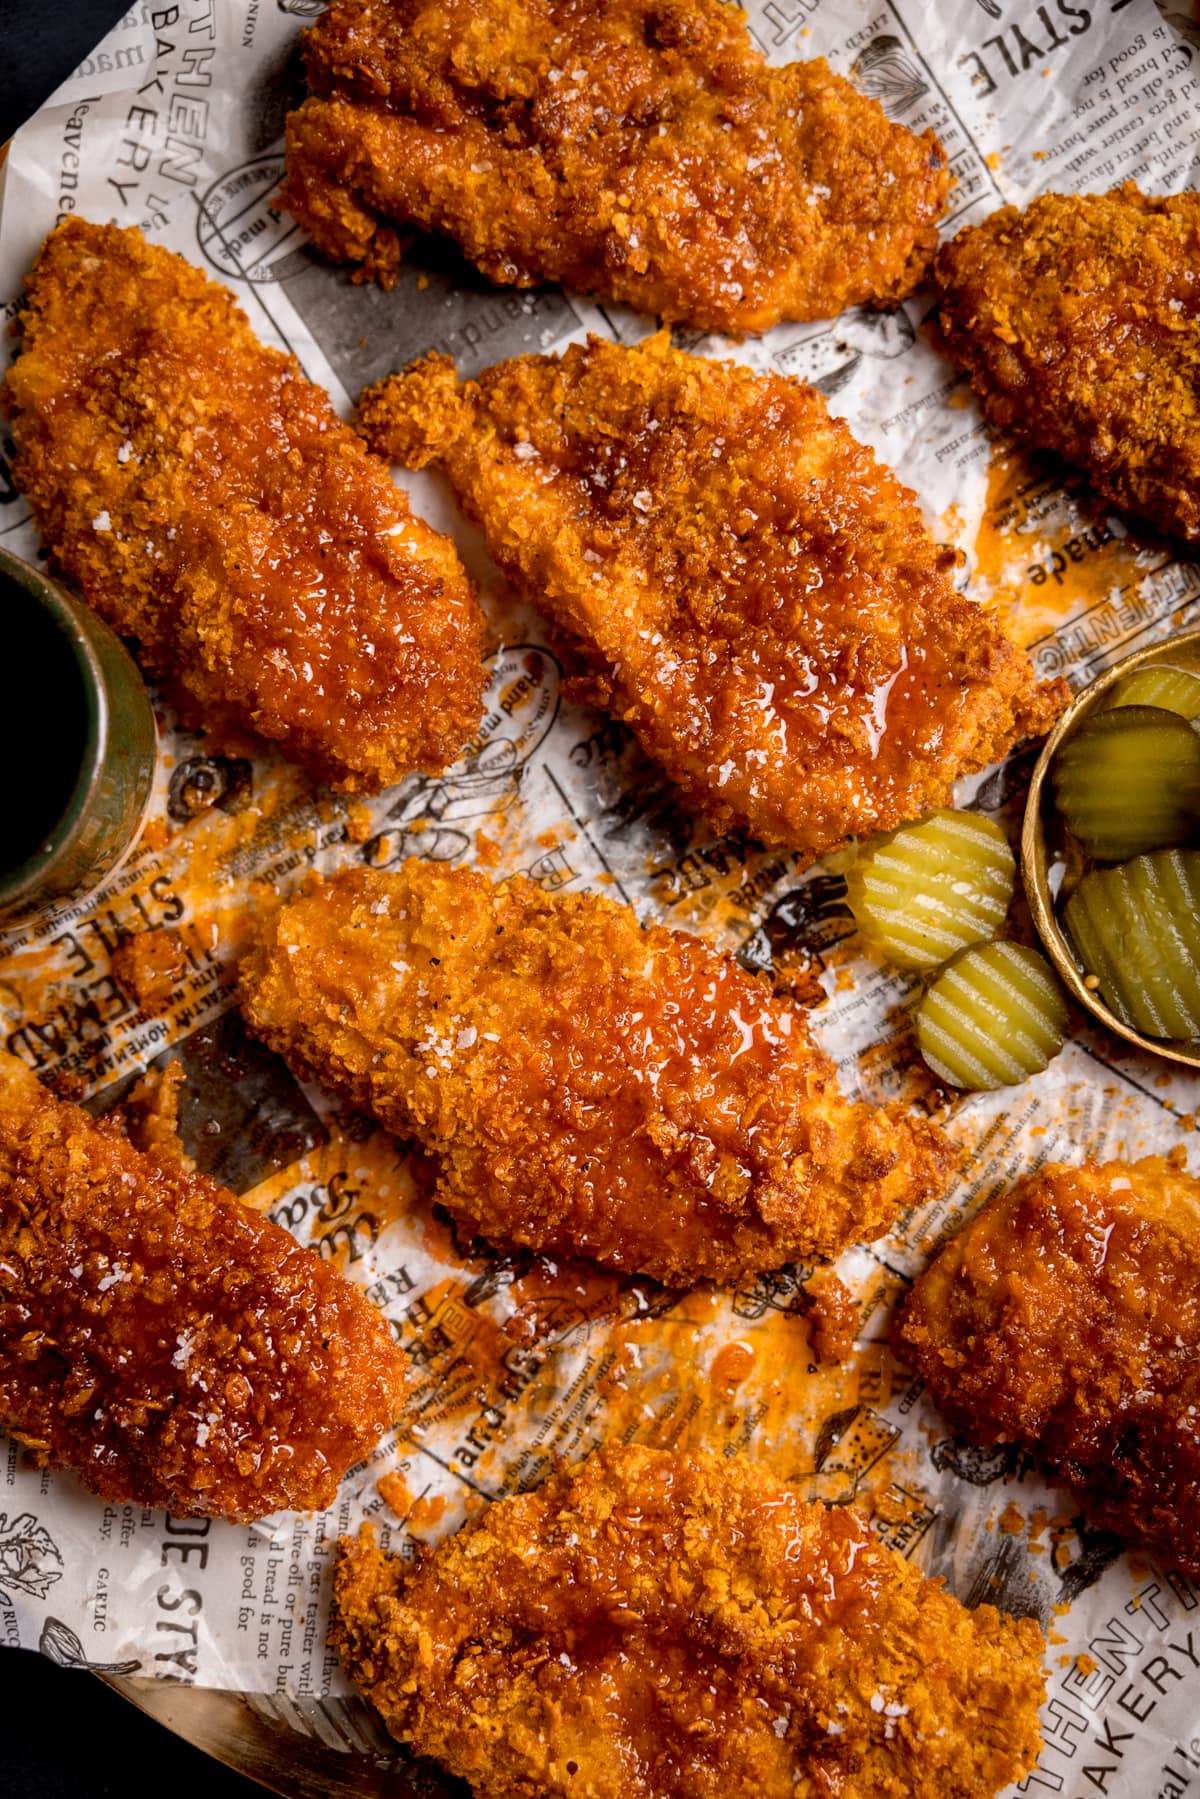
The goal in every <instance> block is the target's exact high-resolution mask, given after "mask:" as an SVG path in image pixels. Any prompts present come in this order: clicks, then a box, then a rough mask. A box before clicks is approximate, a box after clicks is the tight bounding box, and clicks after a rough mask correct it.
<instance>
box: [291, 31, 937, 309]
mask: <svg viewBox="0 0 1200 1799" xmlns="http://www.w3.org/2000/svg"><path fill="white" fill-rule="evenodd" d="M306 52H307V62H308V75H309V82H310V84H311V86H312V87H313V89H314V90H315V93H314V97H313V98H311V99H309V100H307V101H306V102H305V104H304V105H303V106H302V107H301V108H300V110H299V111H298V112H294V113H292V114H290V116H289V118H288V121H287V176H286V180H285V183H284V188H283V193H282V195H281V202H282V204H283V205H284V206H286V207H287V208H288V209H289V210H290V211H291V212H292V214H293V215H294V216H295V217H296V218H297V219H298V220H299V221H300V223H301V224H302V225H303V226H304V227H305V229H306V230H307V231H308V232H310V234H311V235H312V237H313V238H314V240H315V241H316V243H317V244H318V245H319V246H320V247H321V249H323V250H325V251H327V252H328V253H329V254H330V255H331V256H335V257H338V258H339V259H341V260H343V261H349V262H357V263H361V264H362V266H363V268H364V270H365V271H366V272H367V273H369V274H373V275H378V276H379V277H380V278H381V279H382V280H383V281H384V282H386V283H390V282H391V281H392V280H394V278H395V274H396V270H397V268H398V267H399V264H400V262H401V259H402V257H403V254H404V250H405V248H406V244H407V236H406V233H409V232H410V231H411V230H412V228H413V227H419V228H421V229H423V230H427V231H437V232H443V233H445V234H446V235H448V236H450V237H452V238H454V239H456V240H457V242H458V243H459V244H460V245H461V246H462V249H463V250H464V251H465V253H466V255H467V256H468V257H469V258H470V260H471V261H472V262H474V263H475V264H476V266H477V267H478V268H480V269H481V270H482V271H483V273H484V274H485V275H487V276H488V278H489V279H490V280H492V281H497V282H502V283H504V284H506V285H509V284H511V285H515V286H518V287H529V286H532V285H535V284H536V283H538V282H541V281H545V280H552V281H562V282H565V283H566V284H567V285H568V286H571V287H575V288H580V289H583V290H585V291H587V292H593V293H598V294H602V295H605V296H607V297H608V298H609V299H613V300H624V301H627V302H628V303H629V304H630V305H632V306H638V307H641V308H642V309H643V310H645V311H649V312H654V313H658V314H659V315H660V316H661V317H662V318H664V319H683V320H686V321H687V322H688V323H689V324H692V325H698V326H702V327H704V328H705V329H709V330H715V331H728V332H732V333H734V334H741V333H742V332H745V331H765V330H766V329H767V327H768V326H770V325H774V324H777V323H778V322H779V320H781V319H814V318H832V317H834V316H835V315H836V314H837V313H839V312H842V311H843V310H844V309H845V308H846V307H847V306H854V305H857V304H859V303H861V302H865V301H869V302H873V303H875V304H886V303H894V302H896V301H898V300H901V299H903V297H904V296H905V294H908V293H910V292H911V291H912V289H913V288H914V287H915V286H916V285H917V283H918V282H919V281H920V279H921V276H922V274H923V273H924V270H925V268H926V266H927V264H928V262H929V258H930V257H931V256H932V254H933V251H934V249H935V247H936V243H937V221H938V219H939V218H940V217H941V214H942V213H943V211H944V210H945V205H946V194H947V192H948V190H949V186H950V176H949V172H948V170H947V167H946V158H945V155H944V153H943V151H942V148H941V145H940V144H939V143H938V141H937V139H936V138H935V137H934V135H933V133H932V132H931V131H926V132H925V133H924V135H923V136H921V137H917V136H915V135H914V134H913V133H912V132H911V131H907V130H905V128H904V126H902V125H896V124H893V123H892V122H891V121H890V120H888V119H887V118H886V116H885V115H884V112H883V109H882V108H881V107H880V105H879V104H878V102H877V101H875V100H870V99H867V98H866V97H865V96H864V95H862V94H859V93H857V92H856V91H855V89H854V88H853V87H851V85H850V83H849V82H848V81H844V80H843V79H842V78H841V77H840V76H838V75H834V74H831V73H830V71H829V69H828V68H827V67H826V65H825V63H824V62H823V61H821V60H819V59H818V60H817V61H815V62H807V63H791V64H789V66H788V67H786V68H768V66H767V65H766V63H765V62H764V60H763V57H762V56H761V55H760V53H759V51H758V50H757V49H756V48H755V47H754V45H753V43H752V42H751V39H750V35H749V32H748V31H747V29H746V16H745V14H744V13H742V12H741V11H739V10H738V8H736V7H734V6H727V5H723V4H721V3H720V0H605V4H604V5H603V6H597V5H595V4H593V3H592V0H435V3H434V4H429V3H428V0H334V4H333V5H332V6H331V7H330V8H329V10H328V11H327V12H326V13H325V14H324V15H323V17H322V18H321V19H319V20H318V22H317V23H316V25H314V26H313V27H312V29H311V30H310V31H309V32H308V34H307V39H306Z"/></svg>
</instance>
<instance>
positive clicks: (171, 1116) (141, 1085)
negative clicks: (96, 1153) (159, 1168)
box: [121, 1062, 196, 1168]
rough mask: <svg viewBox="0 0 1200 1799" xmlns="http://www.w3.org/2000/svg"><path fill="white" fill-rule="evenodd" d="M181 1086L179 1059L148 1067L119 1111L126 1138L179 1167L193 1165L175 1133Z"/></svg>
mask: <svg viewBox="0 0 1200 1799" xmlns="http://www.w3.org/2000/svg"><path fill="white" fill-rule="evenodd" d="M183 1086H184V1073H183V1063H182V1062H168V1063H167V1065H166V1067H165V1068H162V1069H159V1068H148V1069H147V1070H146V1072H145V1074H144V1075H143V1076H142V1078H141V1079H140V1080H139V1081H138V1083H137V1085H136V1086H135V1087H134V1088H133V1089H132V1091H131V1092H130V1094H129V1095H128V1097H127V1098H126V1099H124V1100H122V1102H121V1112H122V1115H123V1117H124V1120H125V1129H126V1131H127V1132H128V1134H129V1141H130V1142H131V1143H132V1144H133V1146H134V1148H135V1149H140V1150H141V1151H142V1154H143V1155H147V1156H151V1155H156V1156H165V1157H166V1158H167V1160H168V1161H173V1162H177V1163H178V1164H179V1166H180V1167H181V1168H194V1167H195V1165H196V1164H195V1163H194V1162H193V1160H192V1158H191V1157H190V1156H189V1155H188V1154H187V1152H186V1150H185V1149H184V1147H183V1144H182V1142H181V1141H180V1136H179V1100H180V1096H181V1093H182V1090H183Z"/></svg>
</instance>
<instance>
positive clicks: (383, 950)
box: [242, 861, 952, 1282]
mask: <svg viewBox="0 0 1200 1799" xmlns="http://www.w3.org/2000/svg"><path fill="white" fill-rule="evenodd" d="M242 1007H243V1010H244V1012H245V1015H246V1021H247V1023H248V1025H249V1027H250V1029H251V1030H252V1031H254V1032H255V1033H256V1034H257V1035H258V1036H260V1037H262V1038H264V1039H265V1040H266V1042H267V1043H269V1044H270V1045H271V1047H272V1048H273V1049H275V1050H277V1051H278V1052H279V1053H280V1054H281V1055H283V1056H285V1057H286V1058H287V1059H288V1061H289V1062H290V1063H291V1064H292V1066H293V1067H294V1068H296V1069H297V1070H302V1071H311V1072H313V1073H315V1074H316V1076H317V1077H318V1078H319V1079H321V1080H323V1081H325V1082H327V1083H328V1084H329V1085H330V1086H331V1087H332V1088H334V1089H335V1091H337V1092H338V1093H340V1094H342V1095H344V1096H345V1097H346V1098H347V1099H349V1100H350V1102H351V1103H352V1104H353V1105H355V1106H357V1107H359V1108H360V1109H361V1110H363V1111H366V1112H369V1113H372V1114H373V1115H374V1116H375V1117H376V1118H378V1119H380V1120H381V1122H382V1123H383V1124H385V1125H386V1126H387V1127H388V1129H389V1130H392V1131H395V1132H396V1133H397V1134H398V1135H400V1136H404V1137H415V1138H416V1139H417V1140H418V1141H419V1142H420V1143H421V1144H422V1145H423V1146H424V1148H426V1149H427V1150H430V1151H433V1152H435V1153H436V1154H437V1155H438V1157H439V1158H440V1164H441V1192H440V1195H439V1197H440V1198H441V1199H442V1200H443V1201H444V1203H445V1204H446V1205H447V1206H448V1207H449V1208H450V1210H451V1211H452V1212H454V1213H455V1215H456V1216H457V1217H458V1218H460V1219H462V1220H464V1221H465V1222H466V1223H468V1224H469V1225H470V1226H472V1227H473V1228H474V1229H476V1230H479V1231H482V1232H483V1234H484V1235H485V1236H486V1237H488V1238H490V1239H491V1241H493V1242H499V1243H519V1244H525V1245H527V1246H529V1247H531V1248H533V1249H536V1250H538V1251H545V1252H550V1253H554V1252H557V1253H559V1254H579V1255H587V1256H591V1257H592V1258H593V1259H594V1260H595V1261H598V1262H606V1263H609V1264H610V1265H612V1266H613V1267H616V1268H622V1269H626V1270H628V1271H630V1272H634V1273H642V1274H651V1275H654V1276H655V1277H656V1278H658V1279H660V1280H664V1281H668V1282H669V1281H687V1282H694V1281H696V1280H698V1279H700V1278H702V1277H703V1276H706V1275H707V1276H712V1277H713V1278H715V1279H719V1280H724V1279H728V1278H733V1277H734V1276H737V1275H741V1274H744V1273H747V1272H749V1271H752V1270H756V1269H762V1268H775V1267H778V1266H779V1265H780V1263H782V1262H786V1261H789V1260H791V1259H793V1258H795V1257H798V1256H807V1255H817V1256H827V1255H833V1254H836V1253H837V1251H838V1250H840V1249H841V1248H842V1247H843V1246H844V1244H846V1243H847V1242H849V1241H851V1240H853V1239H855V1238H872V1237H876V1236H878V1235H879V1234H880V1233H881V1232H882V1231H884V1230H886V1229H887V1227H888V1225H889V1224H890V1223H891V1221H892V1220H893V1218H894V1217H895V1216H896V1214H897V1212H899V1211H900V1210H902V1209H903V1208H904V1207H907V1206H912V1205H915V1204H918V1203H920V1202H921V1201H923V1200H925V1199H927V1198H929V1197H931V1196H932V1195H933V1194H935V1193H937V1192H940V1191H941V1189H942V1188H943V1187H944V1185H945V1181H946V1178H947V1175H948V1172H949V1167H950V1163H951V1159H952V1157H951V1151H950V1147H949V1145H948V1144H947V1142H946V1139H945V1138H944V1137H943V1136H942V1135H941V1133H940V1132H939V1131H938V1130H937V1128H936V1127H935V1126H933V1125H931V1124H930V1123H928V1122H927V1121H926V1120H923V1119H916V1118H909V1117H907V1116H906V1115H904V1114H903V1113H902V1112H900V1111H899V1110H895V1109H890V1108H883V1109H880V1110H873V1109H872V1108H871V1107H869V1106H863V1105H854V1104H852V1103H851V1102H850V1101H848V1100H846V1099H843V1097H842V1095H841V1094H840V1093H839V1091H838V1087H837V1081H836V1076H835V1072H834V1068H833V1064H832V1063H831V1062H830V1061H829V1060H828V1058H827V1057H826V1056H823V1055H822V1054H821V1053H820V1052H819V1051H818V1050H817V1049H816V1048H815V1047H814V1045H813V1044H812V1042H811V1040H810V1039H809V1035H808V1030H807V1026H806V1023H805V1019H804V1014H803V1013H802V1012H800V1011H798V1010H797V1009H796V1008H795V1007H793V1006H791V1005H789V1004H788V1002H787V1001H785V1000H781V999H777V998H776V997H775V996H774V995H773V994H772V993H771V992H770V990H769V988H767V987H766V986H764V985H763V984H762V983H760V982H758V981H755V980H754V979H752V978H751V977H750V976H749V975H747V974H745V973H744V972H743V971H742V970H741V969H740V968H739V967H738V966H737V964H736V963H735V962H733V961H732V960H731V959H730V958H729V957H727V956H723V955H720V954H718V953H717V952H716V951H715V950H711V949H709V948H708V947H707V945H705V944H704V943H702V942H701V941H700V940H699V939H698V938H695V937H690V936H687V935H685V934H684V933H683V932H681V931H669V930H665V929H664V928H663V927H662V926H661V925H652V926H650V927H649V929H646V930H643V929H642V928H641V927H640V926H639V924H638V921H637V918H636V917H635V915H634V913H633V912H632V911H631V910H630V909H629V907H628V906H621V905H617V904H615V903H614V902H613V901H611V900H607V899H602V898H599V897H598V896H596V895H593V894H589V893H568V894H558V895H553V896H552V895H549V894H547V893H545V892H543V891H542V889H541V888H539V887H536V886H535V885H534V884H533V883H532V882H530V881H527V880H525V879H524V878H523V877H521V876H516V877H514V878H513V879H512V880H508V881H504V882H502V883H499V884H497V885H494V884H493V883H492V882H491V881H490V880H489V879H488V878H487V877H486V876H484V875H482V874H479V873H478V872H477V871H475V870H473V869H469V868H464V867H457V868H456V867H448V866H447V865H445V864H443V863H432V862H419V861H409V862H406V863H405V864H404V865H403V867H402V868H401V869H400V870H399V871H398V872H396V873H381V872H378V871H375V870H371V869H346V870H343V871H342V872H341V873H339V874H337V875H335V876H334V877H333V879H332V880H331V881H329V882H328V883H326V884H325V885H323V886H321V887H319V888H318V889H317V890H316V891H315V892H312V893H309V894H307V895H305V896H304V897H303V898H301V899H299V900H296V901H293V902H292V903H291V904H289V905H287V906H285V907H284V908H283V909H282V910H281V911H280V912H279V913H278V914H276V915H275V916H274V918H273V919H271V920H270V921H268V923H267V924H266V925H265V927H264V928H263V930H262V932H261V934H260V938H259V942H258V944H257V945H256V947H255V949H254V950H253V951H252V953H251V954H250V956H249V957H248V958H247V960H246V962H245V964H244V966H243V971H242Z"/></svg>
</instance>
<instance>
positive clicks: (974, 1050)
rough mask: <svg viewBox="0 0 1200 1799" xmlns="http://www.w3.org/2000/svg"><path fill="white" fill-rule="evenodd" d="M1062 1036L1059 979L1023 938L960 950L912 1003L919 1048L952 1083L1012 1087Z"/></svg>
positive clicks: (1036, 1070)
mask: <svg viewBox="0 0 1200 1799" xmlns="http://www.w3.org/2000/svg"><path fill="white" fill-rule="evenodd" d="M1066 1034H1067V1000H1066V995H1065V993H1064V992H1063V989H1062V987H1061V986H1060V985H1059V981H1058V977H1057V976H1056V974H1055V973H1054V970H1053V969H1052V968H1051V966H1050V964H1049V963H1048V962H1047V961H1046V960H1045V958H1044V957H1043V956H1039V954H1038V952H1037V951H1036V950H1035V949H1026V947H1025V945H1024V944H1022V943H984V944H979V945H977V946H976V947H975V948H973V949H968V950H964V951H963V953H962V955H961V956H959V957H957V958H956V960H955V961H954V962H952V963H951V965H950V967H949V968H947V969H945V970H944V971H943V972H942V973H941V974H940V975H939V976H938V978H937V980H936V981H934V982H933V984H932V985H931V986H930V988H929V989H928V991H927V992H926V994H925V997H924V998H923V999H922V1001H921V1003H920V1005H919V1006H918V1007H917V1041H918V1043H919V1044H920V1046H921V1054H922V1055H923V1056H924V1058H925V1060H926V1061H927V1062H928V1064H929V1066H930V1068H932V1070H933V1072H934V1074H936V1075H937V1077H938V1079H939V1080H940V1081H945V1082H947V1083H948V1084H949V1085H950V1086H951V1087H967V1088H970V1089H972V1090H974V1089H978V1088H992V1087H1015V1086H1016V1084H1017V1082H1018V1081H1024V1080H1028V1078H1029V1076H1030V1075H1031V1074H1040V1073H1041V1071H1042V1069H1043V1068H1045V1067H1046V1065H1047V1063H1049V1062H1050V1061H1051V1060H1052V1059H1053V1058H1054V1057H1055V1056H1056V1055H1057V1054H1058V1052H1059V1050H1060V1049H1061V1048H1062V1046H1063V1042H1064V1040H1065V1038H1066Z"/></svg>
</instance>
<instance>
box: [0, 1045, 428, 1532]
mask: <svg viewBox="0 0 1200 1799" xmlns="http://www.w3.org/2000/svg"><path fill="white" fill-rule="evenodd" d="M404 1369H405V1357H404V1355H403V1352H402V1351H401V1350H400V1349H399V1348H398V1347H397V1345H396V1344H395V1342H394V1341H393V1338H392V1334H391V1331H390V1330H389V1328H388V1325H387V1323H386V1321H385V1320H384V1319H383V1318H382V1317H381V1316H380V1314H379V1313H378V1312H376V1311H375V1309H374V1307H373V1306H371V1305H370V1304H369V1303H368V1301H367V1300H366V1299H365V1298H364V1297H363V1295H362V1294H361V1293H360V1292H359V1290H358V1289H357V1288H356V1287H353V1286H352V1285H351V1284H350V1282H349V1281H347V1280H345V1279H343V1277H342V1276H341V1275H339V1274H337V1273H335V1271H334V1270H333V1268H331V1267H330V1266H329V1265H328V1264H327V1263H326V1262H324V1261H322V1260H321V1259H320V1258H319V1257H318V1256H316V1255H315V1254H314V1253H313V1252H312V1251H311V1250H308V1249H304V1248H302V1247H301V1246H300V1244H298V1243H296V1242H295V1241H294V1240H293V1239H292V1238H291V1237H290V1236H289V1235H288V1233H287V1232H286V1231H284V1230H281V1229H280V1228H279V1226H278V1225H275V1224H272V1223H271V1222H270V1221H269V1220H268V1219H266V1218H262V1217H260V1216H259V1215H258V1214H257V1213H256V1212H252V1211H250V1210H248V1209H247V1208H246V1207H244V1206H241V1205H239V1204H238V1202H237V1200H236V1199H235V1198H234V1197H233V1195H232V1194H231V1193H227V1192H226V1191H225V1190H224V1189H223V1188H222V1187H219V1186H218V1185H217V1183H216V1182H215V1181H212V1180H209V1179H208V1178H207V1176H205V1175H200V1174H192V1173H188V1172H187V1171H186V1170H184V1169H182V1168H180V1167H179V1165H178V1164H177V1163H175V1162H173V1161H171V1160H168V1159H165V1158H162V1157H159V1156H144V1155H141V1154H139V1152H138V1151H137V1150H136V1149H134V1148H133V1146H132V1145H131V1144H130V1143H129V1142H128V1141H127V1140H126V1138H125V1137H124V1136H122V1134H121V1132H120V1129H119V1126H118V1125H117V1123H116V1122H115V1121H113V1120H101V1121H100V1122H99V1123H97V1122H95V1121H94V1120H93V1119H91V1118H89V1117H88V1115H87V1113H86V1112H82V1111H80V1110H79V1109H78V1108H77V1107H75V1106H71V1105H66V1104H64V1103H62V1102H61V1101H59V1100H55V1099H53V1098H52V1097H51V1096H50V1094H48V1093H47V1092H45V1091H44V1089H43V1088H41V1087H39V1086H38V1084H37V1082H36V1081H34V1080H33V1078H32V1077H31V1076H30V1075H29V1074H27V1073H26V1072H25V1070H24V1069H23V1068H22V1067H21V1065H20V1064H19V1063H15V1062H13V1061H12V1059H11V1058H4V1062H3V1066H2V1068H0V1419H2V1420H3V1422H4V1423H5V1424H6V1425H7V1426H8V1427H9V1429H10V1431H11V1433H12V1435H13V1436H14V1437H15V1438H16V1440H17V1441H18V1442H20V1443H22V1444H24V1445H25V1446H26V1448H28V1449H29V1450H30V1451H32V1453H33V1454H34V1456H35V1457H36V1459H37V1461H38V1463H39V1464H40V1465H41V1466H43V1467H50V1468H70V1469H73V1470H74V1471H75V1473H76V1474H78V1476H79V1478H80V1479H81V1480H82V1481H83V1482H84V1484H85V1485H86V1486H88V1487H90V1488H91V1489H92V1490H93V1492H96V1493H98V1494H100V1496H101V1497H102V1498H104V1499H109V1500H113V1501H115V1502H116V1503H117V1504H124V1503H126V1502H132V1503H133V1504H135V1505H141V1506H164V1507H166V1509H167V1510H169V1511H171V1512H173V1513H174V1514H175V1515H176V1516H178V1517H181V1516H184V1515H185V1514H189V1513H194V1514H200V1515H203V1516H208V1517H220V1518H233V1519H241V1520H249V1519H252V1518H259V1517H262V1516H264V1515H265V1514H266V1513H268V1512H273V1511H277V1510H280V1509H281V1508H284V1507H291V1508H294V1509H296V1510H307V1509H309V1508H320V1507H324V1506H326V1505H328V1504H329V1503H330V1501H331V1500H332V1498H333V1496H334V1493H335V1491H336V1489H337V1484H338V1481H339V1479H340V1478H341V1476H342V1475H343V1474H344V1473H345V1471H346V1469H347V1468H348V1467H350V1466H351V1464H352V1463H354V1462H356V1461H358V1460H360V1458H361V1457H362V1456H364V1455H365V1454H366V1453H367V1451H368V1450H370V1449H372V1448H373V1447H374V1445H375V1444H376V1442H377V1441H378V1440H379V1438H380V1437H381V1436H382V1434H383V1433H384V1431H385V1430H387V1428H388V1427H389V1425H390V1424H391V1423H392V1422H393V1421H394V1419H395V1417H396V1415H397V1413H398V1411H399V1407H400V1400H401V1396H402V1393H403V1389H404V1378H405V1377H404Z"/></svg>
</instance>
